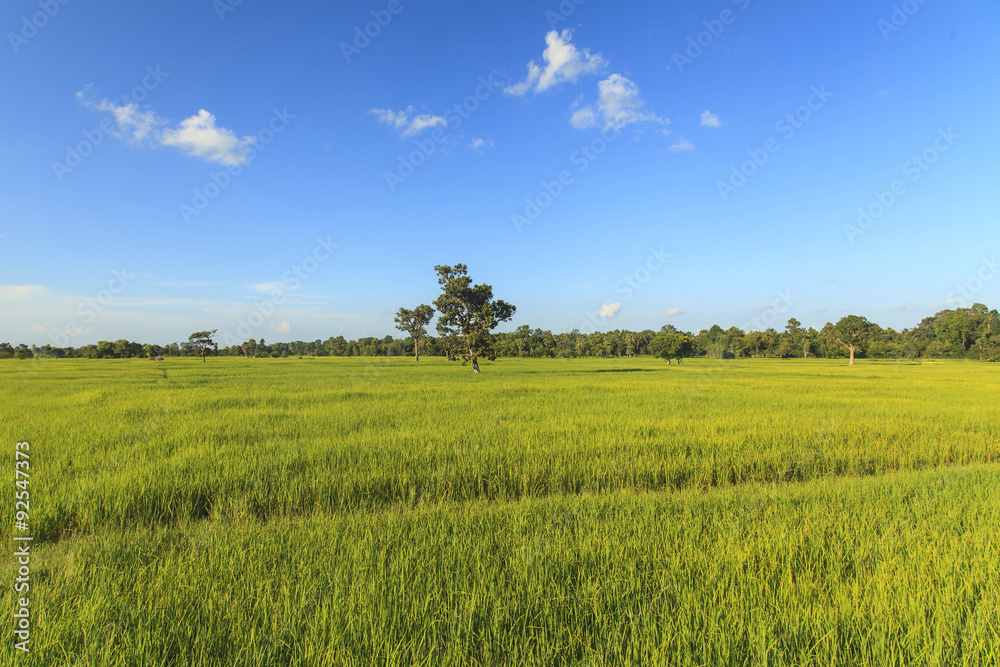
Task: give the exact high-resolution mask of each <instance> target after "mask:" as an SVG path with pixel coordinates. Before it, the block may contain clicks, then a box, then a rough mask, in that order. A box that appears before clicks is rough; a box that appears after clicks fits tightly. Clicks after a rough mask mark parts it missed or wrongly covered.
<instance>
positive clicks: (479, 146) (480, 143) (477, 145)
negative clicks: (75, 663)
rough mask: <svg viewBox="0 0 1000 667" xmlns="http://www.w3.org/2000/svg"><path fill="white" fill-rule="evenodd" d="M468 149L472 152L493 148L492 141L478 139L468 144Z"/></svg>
mask: <svg viewBox="0 0 1000 667" xmlns="http://www.w3.org/2000/svg"><path fill="white" fill-rule="evenodd" d="M469 148H471V149H472V150H483V149H485V148H493V140H492V139H483V138H482V137H478V138H476V139H473V140H472V143H470V144H469Z"/></svg>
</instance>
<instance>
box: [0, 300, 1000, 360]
mask: <svg viewBox="0 0 1000 667" xmlns="http://www.w3.org/2000/svg"><path fill="white" fill-rule="evenodd" d="M500 303H502V302H500ZM421 321H422V320H421ZM419 325H420V322H418V326H419ZM199 333H206V332H199ZM208 333H211V332H208ZM492 337H493V340H492V342H491V345H492V352H495V354H496V356H497V357H533V358H546V357H547V358H553V357H555V358H569V357H634V356H648V355H653V356H663V357H664V358H671V357H673V358H678V359H680V358H684V357H710V358H714V359H737V358H742V357H780V358H795V357H798V358H802V357H821V358H828V359H829V358H848V357H850V356H851V347H852V346H853V348H854V350H853V351H854V355H855V356H856V357H857V358H861V359H864V358H867V359H977V360H982V361H1000V315H998V313H997V311H996V310H995V309H994V310H990V309H988V308H987V307H986V306H984V305H982V304H979V303H977V304H975V305H973V306H972V307H971V308H956V309H952V310H942V311H941V312H939V313H937V314H936V315H934V316H932V317H927V318H924V319H923V320H922V321H921V322H920V324H919V325H917V326H916V327H914V328H912V329H903V330H902V331H896V330H894V329H891V328H882V327H880V326H879V325H877V324H875V323H873V322H869V321H868V320H866V319H865V318H863V317H858V316H856V315H848V316H846V317H844V318H842V319H841V320H839V321H838V322H837V323H835V324H833V323H827V324H826V326H824V327H823V328H822V329H820V330H817V329H814V328H808V329H807V328H805V327H803V326H802V325H801V324H800V323H799V322H798V320H795V319H794V318H792V319H790V320H788V323H787V324H786V325H785V327H784V329H783V330H781V331H777V330H775V329H773V328H771V329H766V330H764V331H744V330H742V329H738V328H736V327H729V328H728V329H723V328H722V327H720V326H718V325H715V326H713V327H711V328H710V329H703V330H701V331H699V332H697V333H691V332H686V331H681V330H679V329H676V328H675V327H674V326H673V325H666V326H664V327H662V328H661V329H660V330H659V331H653V330H651V329H647V330H645V331H626V330H620V329H616V330H614V331H607V332H597V333H589V334H588V333H581V332H579V331H576V330H574V331H570V332H567V333H552V332H551V331H545V330H542V329H532V328H531V327H529V326H527V325H522V326H520V327H518V328H517V329H516V330H515V331H513V332H510V333H494V334H493V335H492ZM658 337H659V340H658V341H657V339H658ZM416 340H417V341H418V344H419V346H420V349H419V352H420V353H421V354H424V355H427V356H439V357H445V356H449V355H451V356H455V354H456V348H455V342H454V339H453V337H452V336H437V337H435V336H427V335H420V336H417V338H416ZM416 352H417V351H416V350H415V349H414V338H413V337H412V336H411V337H406V338H393V337H392V336H385V337H383V338H376V337H365V338H359V339H356V340H348V339H346V338H344V337H343V336H336V337H331V338H327V339H326V340H320V339H317V340H314V341H311V342H307V341H294V342H291V343H266V342H265V341H264V339H263V338H261V339H260V340H254V339H250V340H247V341H246V342H244V343H242V344H240V345H232V346H229V347H217V346H215V345H214V344H213V345H208V344H206V342H205V339H204V337H202V338H201V339H198V338H195V339H194V340H191V339H189V340H188V341H185V342H183V343H171V344H170V345H154V344H149V343H147V344H141V343H135V342H130V341H127V340H117V341H114V342H110V341H99V342H98V343H97V344H96V345H84V346H81V347H78V348H74V347H67V348H58V347H52V346H50V345H42V346H41V347H38V346H35V345H32V346H28V345H24V344H21V345H17V346H12V345H11V344H9V343H2V344H0V359H10V358H15V359H28V358H32V357H47V358H61V357H73V358H88V359H109V358H110V359H127V358H136V357H157V356H161V357H166V356H173V357H176V356H192V357H202V358H204V356H243V357H271V358H274V357H293V356H317V357H326V356H331V357H401V356H415V354H416Z"/></svg>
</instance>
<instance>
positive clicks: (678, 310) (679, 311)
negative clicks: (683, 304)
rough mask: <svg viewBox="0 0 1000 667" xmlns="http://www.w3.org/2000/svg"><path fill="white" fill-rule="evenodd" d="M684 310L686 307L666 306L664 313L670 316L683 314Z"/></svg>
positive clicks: (685, 310)
mask: <svg viewBox="0 0 1000 667" xmlns="http://www.w3.org/2000/svg"><path fill="white" fill-rule="evenodd" d="M686 312H687V309H686V308H667V311H666V315H667V316H668V317H672V316H674V315H683V314H684V313H686Z"/></svg>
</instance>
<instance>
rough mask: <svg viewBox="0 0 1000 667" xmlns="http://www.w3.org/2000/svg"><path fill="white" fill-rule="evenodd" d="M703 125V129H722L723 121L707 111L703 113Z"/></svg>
mask: <svg viewBox="0 0 1000 667" xmlns="http://www.w3.org/2000/svg"><path fill="white" fill-rule="evenodd" d="M701 125H702V127H722V121H721V120H719V117H718V116H716V115H715V114H714V113H712V112H711V111H709V110H708V109H705V111H703V112H702V113H701Z"/></svg>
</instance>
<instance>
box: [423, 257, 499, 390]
mask: <svg viewBox="0 0 1000 667" xmlns="http://www.w3.org/2000/svg"><path fill="white" fill-rule="evenodd" d="M434 270H435V271H437V274H438V284H439V285H441V296H439V297H438V298H437V299H436V300H435V301H434V305H435V306H436V307H437V309H438V312H439V313H440V314H441V316H440V317H439V318H438V323H437V330H438V333H439V334H440V335H441V336H442V337H444V338H445V348H446V349H447V351H448V358H449V359H451V358H456V359H461V360H462V363H463V364H464V363H465V362H466V361H470V362H472V368H473V370H474V371H475V372H477V373H478V372H479V363H478V361H477V360H478V358H479V357H485V358H486V359H489V360H491V361H492V360H494V359H496V356H497V355H496V348H495V347H494V344H493V335H492V332H493V330H494V329H496V328H497V326H498V325H499V324H500V323H501V322H508V321H510V320H511V319H512V318H513V317H514V312H515V311H516V310H517V308H516V307H514V306H512V305H511V304H509V303H506V302H504V301H501V300H499V299H494V298H493V288H492V287H491V286H490V285H486V284H481V285H473V284H472V278H470V277H469V275H468V268H467V267H466V266H465V265H464V264H456V265H455V266H454V267H452V266H447V265H438V266H435V267H434Z"/></svg>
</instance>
